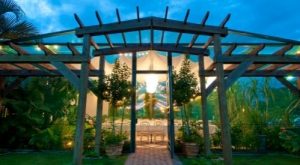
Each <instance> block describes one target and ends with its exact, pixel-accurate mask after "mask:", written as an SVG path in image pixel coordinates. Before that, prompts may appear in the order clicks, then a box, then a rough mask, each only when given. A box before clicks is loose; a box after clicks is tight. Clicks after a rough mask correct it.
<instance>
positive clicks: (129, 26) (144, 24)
mask: <svg viewBox="0 0 300 165" xmlns="http://www.w3.org/2000/svg"><path fill="white" fill-rule="evenodd" d="M225 23H226V22H225ZM147 29H155V30H168V31H173V32H182V33H190V34H204V35H213V34H220V35H222V36H226V35H227V29H226V28H221V27H217V26H208V25H207V26H201V25H199V24H195V23H187V24H186V25H183V26H182V21H177V20H171V19H168V20H167V21H165V20H164V19H163V18H158V17H146V18H141V19H140V22H137V20H136V19H134V20H128V21H123V22H122V24H119V23H118V22H116V23H109V24H103V25H102V26H101V27H99V26H86V27H84V28H77V29H76V35H77V36H79V37H81V36H83V35H84V34H90V35H92V36H95V35H103V34H114V33H122V32H130V31H137V30H147Z"/></svg>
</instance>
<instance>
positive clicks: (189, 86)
mask: <svg viewBox="0 0 300 165" xmlns="http://www.w3.org/2000/svg"><path fill="white" fill-rule="evenodd" d="M197 84H198V83H197V79H196V77H195V74H194V73H193V72H192V71H191V63H190V61H189V59H188V57H187V56H185V59H184V61H183V63H182V65H181V68H180V70H179V73H177V72H176V71H174V73H173V100H174V102H175V103H176V105H177V106H178V107H181V108H180V109H181V119H182V128H181V131H182V135H181V136H180V137H179V138H180V140H181V141H182V145H183V152H184V153H185V154H186V155H187V156H196V155H197V154H198V153H199V144H200V142H201V137H200V135H199V134H198V133H197V131H196V130H197V129H196V128H194V126H195V125H193V124H192V123H191V122H190V113H189V112H188V109H187V108H186V107H187V104H188V103H189V102H190V100H191V99H192V98H194V97H196V96H197V94H198V93H199V92H197V91H198V90H197V88H196V87H197Z"/></svg>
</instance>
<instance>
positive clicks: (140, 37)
mask: <svg viewBox="0 0 300 165" xmlns="http://www.w3.org/2000/svg"><path fill="white" fill-rule="evenodd" d="M136 17H137V21H138V22H140V9H139V7H138V6H137V7H136ZM138 32H139V43H140V45H142V33H141V31H140V30H139V31H138Z"/></svg>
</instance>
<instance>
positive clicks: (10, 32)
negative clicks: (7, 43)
mask: <svg viewBox="0 0 300 165" xmlns="http://www.w3.org/2000/svg"><path fill="white" fill-rule="evenodd" d="M24 16H25V13H24V12H23V10H22V9H21V7H20V6H18V4H17V3H16V2H15V1H14V0H1V1H0V38H8V39H15V38H19V37H26V36H30V35H34V34H37V30H36V29H35V27H34V26H33V25H32V24H31V23H29V22H28V21H26V20H25V18H24Z"/></svg>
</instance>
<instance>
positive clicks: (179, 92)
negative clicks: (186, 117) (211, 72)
mask: <svg viewBox="0 0 300 165" xmlns="http://www.w3.org/2000/svg"><path fill="white" fill-rule="evenodd" d="M197 84H198V83H197V79H196V77H195V74H194V73H193V72H192V71H191V62H190V61H189V59H188V58H187V57H185V59H184V61H183V63H182V65H181V68H180V70H179V73H177V72H176V71H174V73H173V99H174V101H175V102H176V105H178V106H182V105H183V104H186V103H188V102H190V99H191V98H192V97H195V95H196V94H197V93H198V92H197V91H198V90H197V89H196V87H197Z"/></svg>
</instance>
